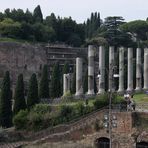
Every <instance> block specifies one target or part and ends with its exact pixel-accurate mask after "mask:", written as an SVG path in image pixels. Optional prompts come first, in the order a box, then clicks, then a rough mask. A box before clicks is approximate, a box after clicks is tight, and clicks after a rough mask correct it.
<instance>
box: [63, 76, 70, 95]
mask: <svg viewBox="0 0 148 148" xmlns="http://www.w3.org/2000/svg"><path fill="white" fill-rule="evenodd" d="M67 91H70V74H63V95H64V94H65V93H66V92H67Z"/></svg>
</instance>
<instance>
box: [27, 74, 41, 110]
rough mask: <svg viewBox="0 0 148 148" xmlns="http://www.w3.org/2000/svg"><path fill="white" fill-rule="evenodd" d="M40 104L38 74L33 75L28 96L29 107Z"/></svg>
mask: <svg viewBox="0 0 148 148" xmlns="http://www.w3.org/2000/svg"><path fill="white" fill-rule="evenodd" d="M37 103H39V97H38V82H37V78H36V74H32V76H31V78H30V81H29V90H28V95H27V107H28V108H31V107H32V106H33V105H35V104H37Z"/></svg>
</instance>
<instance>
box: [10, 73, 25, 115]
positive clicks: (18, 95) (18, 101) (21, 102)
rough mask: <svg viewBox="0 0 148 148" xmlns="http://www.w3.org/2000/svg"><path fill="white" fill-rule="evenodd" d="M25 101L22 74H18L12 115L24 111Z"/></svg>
mask: <svg viewBox="0 0 148 148" xmlns="http://www.w3.org/2000/svg"><path fill="white" fill-rule="evenodd" d="M26 108H27V105H26V101H25V96H24V80H23V74H20V75H19V76H18V80H17V83H16V88H15V96H14V109H13V112H14V114H16V113H18V112H19V111H20V110H21V109H26Z"/></svg>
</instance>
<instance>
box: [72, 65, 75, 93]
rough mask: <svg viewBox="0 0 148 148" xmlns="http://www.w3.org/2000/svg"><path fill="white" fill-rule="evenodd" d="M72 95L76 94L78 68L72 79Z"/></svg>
mask: <svg viewBox="0 0 148 148" xmlns="http://www.w3.org/2000/svg"><path fill="white" fill-rule="evenodd" d="M71 93H72V94H75V93H76V67H74V72H73V77H72V87H71Z"/></svg>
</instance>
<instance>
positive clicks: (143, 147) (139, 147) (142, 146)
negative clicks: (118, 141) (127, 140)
mask: <svg viewBox="0 0 148 148" xmlns="http://www.w3.org/2000/svg"><path fill="white" fill-rule="evenodd" d="M136 148H148V142H138V143H137V144H136Z"/></svg>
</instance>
